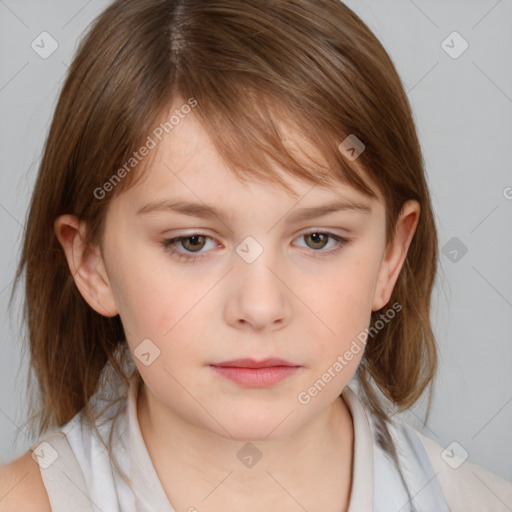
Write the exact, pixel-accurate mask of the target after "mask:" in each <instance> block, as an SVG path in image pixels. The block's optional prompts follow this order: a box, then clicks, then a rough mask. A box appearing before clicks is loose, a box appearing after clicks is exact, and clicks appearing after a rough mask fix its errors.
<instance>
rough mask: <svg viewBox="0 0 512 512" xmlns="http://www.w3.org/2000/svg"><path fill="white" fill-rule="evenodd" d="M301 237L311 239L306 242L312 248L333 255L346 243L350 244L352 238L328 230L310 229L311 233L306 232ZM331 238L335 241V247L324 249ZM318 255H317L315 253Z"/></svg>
mask: <svg viewBox="0 0 512 512" xmlns="http://www.w3.org/2000/svg"><path fill="white" fill-rule="evenodd" d="M299 238H302V239H304V240H309V241H310V242H306V243H307V246H308V247H309V248H312V249H313V250H314V251H313V252H317V253H320V254H322V255H324V254H327V255H333V254H336V253H338V252H339V251H340V250H341V249H342V248H343V247H344V246H345V245H350V243H351V240H349V239H347V238H343V237H341V236H338V235H335V234H334V233H330V232H328V231H319V230H316V231H310V232H309V233H304V234H303V235H301V236H300V237H299ZM329 239H331V240H332V241H334V243H333V246H334V248H333V249H331V250H325V251H323V250H322V249H323V248H324V247H326V246H327V245H328V241H329ZM315 256H316V255H315Z"/></svg>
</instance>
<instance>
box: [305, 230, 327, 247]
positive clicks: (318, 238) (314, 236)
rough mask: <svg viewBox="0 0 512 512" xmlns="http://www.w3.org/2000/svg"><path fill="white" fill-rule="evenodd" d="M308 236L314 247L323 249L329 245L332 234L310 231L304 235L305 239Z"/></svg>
mask: <svg viewBox="0 0 512 512" xmlns="http://www.w3.org/2000/svg"><path fill="white" fill-rule="evenodd" d="M308 238H309V239H310V240H311V241H312V244H311V245H310V247H311V248H312V249H323V248H324V247H325V246H326V245H327V242H328V240H329V238H330V236H329V235H327V234H326V233H308V234H307V235H304V239H305V240H307V239H308ZM308 245H309V244H308Z"/></svg>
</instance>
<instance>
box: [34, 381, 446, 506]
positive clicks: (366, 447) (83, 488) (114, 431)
mask: <svg viewBox="0 0 512 512" xmlns="http://www.w3.org/2000/svg"><path fill="white" fill-rule="evenodd" d="M137 396H138V386H136V385H135V384H134V382H133V381H132V383H131V384H130V387H129V389H128V392H127V396H126V398H125V404H124V405H125V407H123V409H122V410H121V412H120V414H118V415H117V417H116V419H115V421H112V419H110V420H106V421H105V422H104V423H101V424H100V422H98V423H97V427H98V430H99V431H100V433H101V435H102V437H103V438H104V439H108V436H109V435H113V440H114V441H113V444H112V446H113V451H114V452H115V455H116V460H117V461H118V463H119V466H120V468H121V469H122V471H123V472H124V473H125V474H127V475H128V476H129V478H130V480H131V485H128V483H127V482H126V481H125V480H124V479H122V478H121V477H120V475H119V474H118V472H117V471H116V470H115V469H114V467H113V466H112V463H111V460H110V458H109V455H108V453H107V451H106V450H105V448H104V447H103V445H102V444H101V442H100V441H99V439H98V437H97V434H96V433H95V432H94V431H93V430H92V429H91V426H90V424H88V422H87V421H84V420H83V419H82V416H81V414H80V413H78V414H77V415H76V416H75V417H74V418H73V419H72V420H71V421H69V423H67V424H66V425H64V426H63V427H61V428H60V430H58V431H55V432H52V433H50V434H47V435H46V436H44V437H43V438H41V439H40V440H39V441H38V442H37V443H35V444H34V445H32V447H31V448H30V449H31V450H32V451H33V453H32V457H33V458H34V460H36V462H38V463H39V467H40V472H41V476H42V479H43V483H44V485H45V487H46V491H47V493H48V497H49V500H50V504H51V507H52V512H69V511H72V512H175V510H174V508H173V507H172V505H171V503H170V501H169V499H168V498H167V496H166V494H165V492H164V489H163V487H162V484H161V482H160V480H159V478H158V476H157V473H156V470H155V468H154V466H153V463H152V461H151V458H150V456H149V453H148V450H147V448H146V445H145V443H144V440H143V437H142V434H141V431H140V427H139V423H138V419H137ZM341 398H342V399H343V400H344V402H345V403H346V405H347V407H348V409H349V411H350V413H351V415H352V420H353V426H354V459H353V475H352V486H351V492H350V505H349V509H348V512H363V511H364V512H372V511H373V512H398V511H400V512H433V511H435V512H450V508H449V507H448V505H447V503H446V501H445V499H444V497H443V492H442V490H441V487H440V485H439V482H438V480H437V478H435V476H436V473H435V472H434V470H433V468H432V465H431V463H430V460H429V457H428V454H427V452H426V451H425V448H424V446H423V444H422V442H421V441H420V438H419V437H418V435H417V431H416V429H414V428H413V427H411V426H410V425H408V424H407V423H405V422H402V421H396V420H393V421H392V423H391V424H390V425H389V427H388V429H389V432H390V434H391V437H392V439H393V442H394V444H395V447H396V450H397V455H398V459H399V465H400V470H398V468H397V467H396V466H395V464H394V463H393V461H392V459H391V458H390V456H389V455H388V454H387V452H385V451H384V450H383V449H382V448H381V447H380V445H379V443H378V442H377V432H376V427H375V424H374V422H373V421H372V420H371V417H370V415H369V414H367V412H366V409H365V408H364V406H363V404H362V403H361V402H360V400H359V398H358V397H357V395H356V393H355V392H354V391H352V389H351V388H350V387H349V386H346V387H345V389H344V390H343V392H342V394H341ZM404 484H405V485H404ZM191 505H192V506H193V505H194V504H191ZM191 509H192V510H193V507H191ZM198 510H200V507H199V508H198Z"/></svg>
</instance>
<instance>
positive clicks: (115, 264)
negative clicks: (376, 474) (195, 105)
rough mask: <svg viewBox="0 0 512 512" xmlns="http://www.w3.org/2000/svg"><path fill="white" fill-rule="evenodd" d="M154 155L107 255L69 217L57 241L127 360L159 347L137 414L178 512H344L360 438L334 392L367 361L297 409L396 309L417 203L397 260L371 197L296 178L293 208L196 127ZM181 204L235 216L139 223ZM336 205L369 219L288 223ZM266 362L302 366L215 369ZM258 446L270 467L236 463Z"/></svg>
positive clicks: (401, 225) (409, 208)
mask: <svg viewBox="0 0 512 512" xmlns="http://www.w3.org/2000/svg"><path fill="white" fill-rule="evenodd" d="M177 104H180V103H179V102H177ZM181 104H182V103H181ZM297 141H298V139H297ZM155 151H157V153H156V156H155V159H154V160H153V162H152V164H151V166H150V167H149V168H148V169H147V171H148V174H147V177H146V178H145V179H144V180H143V181H142V182H140V183H138V184H137V185H135V186H134V187H132V188H130V189H129V190H126V191H124V192H123V193H121V194H120V195H118V196H117V197H115V199H114V200H113V202H112V203H111V205H110V208H109V211H108V215H107V219H106V231H105V237H104V240H103V244H102V248H100V247H99V246H90V247H85V246H84V243H83V239H84V236H85V232H86V225H85V223H84V222H82V221H80V220H79V219H77V218H76V217H74V216H71V215H63V216H62V217H59V219H57V221H56V222H55V232H56V234H57V236H58V238H59V241H60V243H61V245H62V247H63V249H64V251H65V253H66V257H67V260H68V263H69V267H70V270H71V272H72V274H73V276H74V279H75V282H76V285H77V287H78V289H79V290H80V292H81V294H82V295H83V297H84V299H85V300H86V301H87V302H88V303H89V305H90V306H91V307H92V308H94V309H95V310H96V311H97V312H98V313H100V314H102V315H104V316H108V317H110V316H115V315H117V314H119V315H120V317H121V320H122V323H123V326H124V328H125V332H126V335H127V342H128V344H129V347H130V350H131V352H132V355H133V354H134V351H135V349H136V348H137V346H138V345H139V344H140V343H141V342H142V340H144V339H147V338H149V339H150V340H151V341H152V343H154V345H156V346H157V347H158V348H159V350H160V356H159V357H158V358H156V359H155V360H154V361H153V362H152V363H151V364H150V365H149V366H145V365H144V364H142V362H141V361H140V360H139V359H138V358H137V357H136V356H134V361H135V363H136V365H137V367H138V369H139V371H140V373H141V375H142V377H143V380H144V385H143V389H142V392H141V394H140V395H139V398H138V403H137V407H138V420H139V424H140V427H141V432H142V435H143V438H144V441H145V444H146V446H147V449H148V452H149V454H150V456H151V459H152V461H153V464H154V466H155V469H156V471H157V474H158V476H159V478H160V480H161V482H162V485H163V487H164V490H165V492H166V494H167V496H168V498H169V500H170V502H171V503H172V505H173V506H174V507H175V509H176V510H188V509H189V508H190V507H196V508H197V509H198V510H200V511H201V512H203V511H218V510H226V511H231V510H233V511H234V510H247V511H256V510H258V511H261V510H265V509H266V510H286V511H302V510H303V508H302V507H304V508H305V509H306V510H309V511H316V510H323V511H333V512H334V511H336V512H339V511H340V510H346V509H347V507H348V504H349V498H350V485H351V481H352V480H351V478H352V476H351V475H352V464H353V440H354V432H353V424H352V418H351V415H350V413H349V411H348V409H347V407H346V405H345V403H344V401H343V400H342V399H341V398H339V395H340V393H341V391H342V390H343V388H344V387H345V386H346V385H347V383H348V381H349V380H350V378H351V377H352V375H353V374H354V372H355V371H356V369H357V366H358V364H359V362H360V359H361V356H362V352H363V351H362V350H361V351H360V352H359V353H358V354H356V355H354V358H353V359H352V360H351V361H350V362H349V363H348V365H347V366H345V367H344V368H343V371H341V372H338V373H337V374H336V377H335V378H334V379H332V380H331V381H330V382H329V383H328V384H327V385H326V386H325V388H324V389H323V390H322V391H321V392H320V393H318V395H317V396H315V397H314V398H312V399H311V401H310V402H309V403H308V404H301V403H299V401H298V399H297V396H298V394H299V393H300V392H302V391H305V390H307V389H308V388H309V387H310V386H312V384H313V383H314V382H315V381H316V380H317V379H319V378H320V377H321V375H322V374H323V373H324V372H325V371H326V370H327V369H328V368H329V367H331V366H332V365H333V363H334V362H335V361H336V359H337V357H338V356H339V355H340V354H343V353H344V352H345V351H346V350H347V349H348V348H349V347H350V344H351V343H352V341H353V340H354V339H355V338H356V337H357V335H358V334H359V333H361V332H362V331H363V330H364V329H365V328H366V327H368V325H369V321H370V314H371V311H372V310H378V309H381V308H383V307H384V306H386V304H387V303H388V301H389V298H390V296H391V293H392V290H393V287H394V285H395V283H396V280H397V278H398V275H399V272H400V270H401V268H402V265H403V263H404V260H405V257H406V254H407V250H408V248H409V245H410V242H411V240H412V237H413V235H414V231H415V229H416V226H417V222H418V219H419V212H420V208H419V204H418V203H417V202H416V201H409V202H407V203H405V204H404V207H403V209H402V213H401V216H400V218H399V221H398V225H397V230H396V235H395V238H394V240H393V241H392V242H391V243H390V244H389V246H387V247H386V245H385V231H384V227H385V223H384V219H385V209H384V203H383V201H382V197H381V195H380V193H378V190H377V189H376V187H373V188H374V190H375V191H376V192H377V193H378V199H377V200H370V199H369V198H367V197H365V196H363V195H361V194H360V193H359V192H357V191H356V190H355V189H353V188H352V187H349V186H347V185H344V184H342V183H340V184H339V186H337V189H336V190H335V191H332V190H329V189H326V188H323V187H321V186H320V185H317V186H315V187H312V185H311V184H310V183H305V182H303V181H299V180H297V179H295V178H292V177H290V176H288V177H287V181H288V183H290V184H291V185H292V186H293V189H294V191H295V193H296V195H292V194H289V193H288V192H287V191H285V190H284V189H282V188H280V187H279V186H277V185H273V184H267V183H265V184H262V183H251V184H250V185H244V184H242V183H240V182H239V181H237V180H236V179H235V177H234V175H233V174H232V173H231V172H230V171H229V169H228V167H227V165H226V164H225V163H224V162H223V161H222V160H221V158H220V156H219V155H218V153H217V152H216V150H215V148H214V146H213V145H212V144H211V142H210V140H209V138H208V137H207V134H206V132H205V131H204V130H203V128H202V127H201V125H200V124H199V123H198V121H197V120H196V119H195V117H194V115H193V114H190V115H188V116H187V117H186V118H185V119H183V120H181V122H180V124H179V125H177V126H176V127H175V129H174V130H173V131H172V133H171V134H170V135H168V136H167V137H166V138H164V140H163V141H162V142H161V143H160V144H159V146H158V147H157V149H156V150H155ZM367 181H368V180H367ZM170 198H180V199H183V200H190V201H195V202H199V203H201V204H203V203H206V204H208V205H210V206H213V207H216V208H223V209H225V210H226V211H227V212H229V217H228V218H227V219H225V220H223V221H222V220H220V219H219V218H216V217H213V218H211V219H201V218H196V217H191V216H185V215H180V214H177V213H172V212H169V211H167V212H165V211H160V212H154V213H152V214H147V215H137V211H138V209H139V208H141V207H142V206H144V205H145V204H147V203H149V202H150V201H153V200H155V199H170ZM340 198H344V199H352V200H359V201H363V202H365V203H366V204H368V205H369V206H370V207H371V213H362V212H358V211H351V210H344V211H339V212H335V213H330V214H328V215H326V216H322V217H318V218H316V219H312V220H307V221H301V222H296V223H290V222H288V219H287V215H288V214H289V213H293V212H294V211H295V210H297V209H300V208H306V207H311V206H318V205H321V204H324V203H325V202H330V201H331V200H336V199H340ZM315 229H316V230H317V231H316V232H318V231H329V232H332V233H333V234H335V235H339V236H341V237H345V238H349V239H351V244H350V245H345V246H341V249H340V250H339V251H338V252H337V253H336V254H334V253H333V252H332V251H333V250H334V249H335V248H336V247H338V245H337V243H336V241H335V240H334V239H333V238H326V239H323V240H322V239H321V238H320V239H315V238H314V237H311V236H305V234H307V233H310V234H311V233H314V232H315ZM193 234H200V235H203V236H208V237H211V238H206V239H203V238H199V239H198V240H197V241H193V240H190V239H188V241H187V240H185V241H184V242H183V243H179V242H178V243H176V244H175V245H174V249H175V250H177V251H178V252H181V253H182V254H186V253H187V249H188V251H189V252H188V254H189V255H192V256H193V255H194V252H193V251H198V253H200V254H199V255H200V256H202V258H200V259H198V260H196V261H190V262H186V261H184V260H183V259H182V260H179V259H178V256H177V254H171V250H172V247H168V248H163V247H162V246H161V245H160V241H161V240H163V239H166V238H172V237H178V236H192V235H193ZM247 236H251V237H253V238H254V239H255V240H256V241H257V242H258V244H259V245H260V246H261V248H262V249H263V252H262V254H260V255H259V256H258V257H257V258H256V259H255V261H253V262H252V263H250V264H249V263H247V262H246V261H244V259H242V258H241V257H240V256H239V255H238V254H237V252H236V248H237V246H238V245H239V244H240V243H241V242H242V241H243V240H244V239H245V238H246V237H247ZM198 253H196V254H198ZM388 307H391V305H388ZM383 311H384V310H383ZM271 356H273V357H280V358H283V359H286V360H288V361H291V362H294V363H296V364H298V365H300V366H301V368H300V369H299V370H298V371H297V372H296V373H295V374H294V375H293V376H291V377H289V378H287V379H285V380H284V381H281V382H279V383H278V384H275V385H273V386H270V387H267V388H249V387H244V386H240V385H237V384H235V383H233V382H231V381H229V380H227V379H225V378H223V377H222V376H219V375H217V374H216V372H214V371H213V370H212V368H211V367H210V366H209V365H210V364H211V363H218V362H221V361H226V360H230V359H234V358H241V357H253V358H255V359H261V358H264V357H271ZM247 441H251V442H252V443H253V444H254V445H255V446H256V447H257V448H258V449H259V451H260V452H261V455H262V458H261V459H260V461H259V462H258V463H257V464H256V465H254V466H253V467H251V468H247V467H245V466H244V465H243V464H241V462H240V460H239V459H238V458H237V452H238V450H240V448H242V447H243V446H244V445H245V444H246V442H247ZM228 474H229V477H228V478H226V476H227V475H228ZM206 496H208V497H207V499H205V500H204V501H202V500H203V498H205V497H206Z"/></svg>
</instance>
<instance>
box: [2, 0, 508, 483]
mask: <svg viewBox="0 0 512 512" xmlns="http://www.w3.org/2000/svg"><path fill="white" fill-rule="evenodd" d="M108 3H109V2H107V1H104V0H90V1H89V2H87V1H85V0H59V1H55V0H52V1H44V2H43V1H27V0H0V42H1V50H0V51H1V66H0V118H1V119H2V122H1V127H0V141H1V151H0V158H1V170H0V178H1V185H0V226H1V229H2V250H1V251H0V259H1V267H0V268H1V274H0V311H1V314H0V328H1V332H3V333H4V334H3V336H2V337H1V338H0V350H1V357H0V463H3V462H6V461H8V460H10V459H12V458H14V457H17V456H19V455H21V454H22V453H24V452H25V451H26V450H27V448H28V446H29V445H30V444H31V442H32V440H31V439H29V438H28V437H27V434H26V432H24V430H23V429H22V427H23V423H24V420H25V403H26V390H25V389H24V382H25V376H26V362H27V361H26V354H25V353H24V352H22V332H21V331H20V327H19V324H18V317H17V314H18V311H19V300H18V301H17V303H16V304H15V305H14V307H13V310H12V314H11V315H9V314H8V311H7V302H8V297H9V293H10V290H11V285H12V279H13V276H14V270H15V264H16V262H17V259H18V255H19V249H20V243H21V237H22V232H23V227H22V226H23V223H24V219H25V215H26V213H27V207H28V203H29V198H30V194H31V190H32V187H33V183H34V179H35V176H36V173H37V167H38V163H39V160H40V156H41V151H42V145H43V143H44V140H45V137H46V133H47V130H48V127H49V122H50V119H51V114H52V111H53V108H54V106H55V101H56V98H57V94H58V92H59V90H60V87H61V86H62V83H63V76H64V73H65V72H66V70H67V66H68V65H69V63H70V62H71V59H72V55H73V52H74V50H75V48H76V44H77V42H78V38H79V36H80V34H81V33H82V31H83V30H84V29H85V27H86V26H87V25H88V24H89V23H90V22H91V21H92V20H93V19H94V17H95V16H96V15H97V14H98V13H99V12H100V11H101V10H102V9H103V8H104V7H105V6H106V5H108ZM347 4H348V5H349V6H350V7H351V8H352V9H354V10H355V11H356V12H357V13H358V14H359V15H360V16H361V17H362V19H363V20H364V21H365V22H366V23H367V24H368V25H369V26H370V28H371V29H372V30H373V31H374V33H375V34H376V35H377V36H378V37H379V39H380V40H381V42H382V43H383V45H384V46H385V48H386V49H387V50H388V52H389V53H390V55H391V57H392V59H393V61H394V62H395V64H396V66H397V68H398V71H399V73H400V75H401V77H402V79H403V82H404V85H405V87H406V90H407V92H408V96H409V98H410V100H411V103H412V105H413V109H414V115H415V120H416V123H417V129H418V132H419V136H420V141H421V144H422V147H423V151H424V158H425V163H426V170H427V174H428V180H429V185H430V189H431V192H432V197H433V203H434V209H435V213H436V219H437V223H438V227H439V237H440V245H441V250H444V253H442V255H441V269H440V275H439V278H438V281H437V285H436V288H435V291H434V295H433V315H434V317H433V320H434V330H435V333H436V335H437V339H438V344H439V350H440V369H439V370H440V371H439V377H438V379H437V381H436V394H435V397H434V402H433V407H432V411H431V417H430V419H429V421H428V423H427V425H426V426H422V424H421V422H420V421H419V418H420V417H423V413H424V407H423V405H424V403H425V402H426V401H425V400H423V401H422V402H420V403H418V404H417V405H416V406H415V407H414V408H413V409H412V410H411V411H409V412H408V413H406V414H404V416H406V417H407V419H408V420H409V421H410V422H411V423H413V424H414V425H415V426H416V427H417V428H419V429H420V430H422V431H423V432H424V433H425V434H426V435H427V436H429V437H431V438H432V439H434V440H435V441H437V442H438V443H439V444H441V445H442V446H443V447H444V446H448V445H449V444H450V443H452V442H454V441H456V442H457V443H458V444H459V445H460V447H462V448H463V449H464V450H466V451H467V452H468V454H469V460H470V461H472V462H475V463H477V464H480V465H482V466H484V467H486V468H488V469H490V470H491V471H494V472H495V473H497V474H498V475H500V476H502V477H504V478H507V479H509V480H512V435H511V433H512V372H511V368H512V343H511V342H512V229H511V227H512V164H511V162H512V144H511V143H510V141H511V140H512V65H511V64H512V30H511V21H512V0H500V1H496V0H478V1H476V0H473V1H467V0H464V1H462V0H461V1H441V0H438V1H427V0H414V1H413V0H366V1H360V0H350V1H348V2H347ZM43 31H46V32H48V33H50V34H51V36H52V37H53V38H54V39H55V40H56V41H57V42H58V45H59V46H58V48H57V50H56V51H55V52H54V53H53V54H52V55H51V56H49V57H48V58H47V59H43V58H41V57H40V56H39V55H38V54H37V53H36V52H35V51H34V50H33V49H32V48H31V43H32V41H34V40H35V39H36V38H37V37H38V36H39V34H41V32H43ZM453 31H457V32H458V33H460V34H461V36H462V37H463V38H464V39H465V40H466V41H467V42H468V43H469V48H468V49H467V51H465V52H464V53H463V54H462V55H460V56H459V57H458V58H456V59H455V58H452V57H450V56H449V55H448V54H447V53H446V51H445V50H444V49H443V48H442V46H441V43H442V41H443V40H445V39H446V38H447V36H448V35H449V34H451V33H452V32H453ZM448 44H449V45H450V46H452V47H453V48H452V50H450V51H452V52H453V51H457V50H458V49H459V48H461V46H460V43H459V42H458V41H457V40H453V43H452V42H451V40H450V39H448ZM47 47H48V46H47ZM508 187H510V188H508ZM447 244H448V245H447ZM464 247H466V248H467V253H465V254H463V251H462V250H461V249H463V248H464ZM453 251H455V252H453ZM445 253H446V254H445ZM70 341H71V340H70ZM34 441H35V440H34ZM452 446H455V448H456V449H455V452H457V450H459V452H460V448H459V447H458V446H457V445H452Z"/></svg>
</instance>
